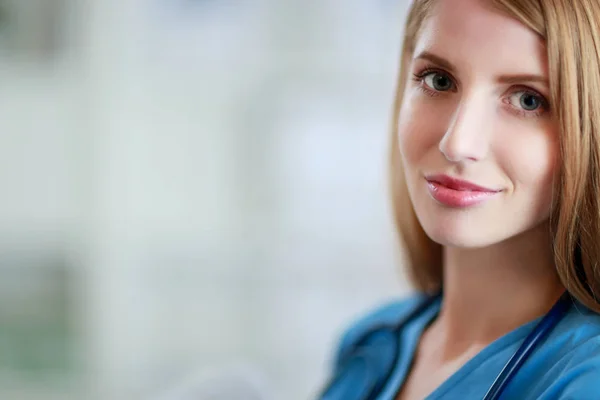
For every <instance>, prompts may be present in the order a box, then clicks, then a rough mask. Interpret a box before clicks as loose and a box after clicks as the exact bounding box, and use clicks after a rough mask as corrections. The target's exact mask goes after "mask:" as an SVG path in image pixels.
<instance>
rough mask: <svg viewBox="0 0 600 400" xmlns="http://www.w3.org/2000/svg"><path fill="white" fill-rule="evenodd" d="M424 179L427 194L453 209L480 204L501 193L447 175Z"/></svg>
mask: <svg viewBox="0 0 600 400" xmlns="http://www.w3.org/2000/svg"><path fill="white" fill-rule="evenodd" d="M425 179H426V181H427V188H428V190H429V194H430V195H431V197H433V199H434V200H436V201H437V202H439V203H441V204H443V205H445V206H449V207H455V208H465V207H471V206H474V205H477V204H481V203H483V202H485V201H487V200H489V199H491V198H493V197H494V196H495V195H497V194H498V193H500V192H501V191H502V190H498V189H491V188H486V187H483V186H480V185H477V184H475V183H472V182H468V181H464V180H460V179H456V178H452V177H450V176H448V175H431V176H427V177H426V178H425Z"/></svg>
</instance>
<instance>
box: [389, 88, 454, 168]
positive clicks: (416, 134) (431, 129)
mask: <svg viewBox="0 0 600 400" xmlns="http://www.w3.org/2000/svg"><path fill="white" fill-rule="evenodd" d="M415 91H416V90H415V89H412V90H410V89H409V90H407V93H406V96H405V98H404V102H403V104H402V107H401V108H400V115H399V125H398V132H397V134H398V145H399V146H400V153H401V154H402V158H403V160H404V162H405V164H408V165H406V167H407V168H410V164H411V163H415V162H417V161H419V160H421V159H422V158H423V156H424V155H425V154H427V153H429V152H431V151H432V150H436V149H437V148H438V146H439V142H440V140H441V134H443V133H444V132H445V126H444V125H445V122H444V121H443V120H444V118H443V117H442V116H441V115H440V110H439V107H438V109H437V110H432V109H431V106H430V105H428V103H427V101H426V100H425V101H424V100H423V98H422V96H424V95H423V94H420V93H415ZM435 111H437V116H436V112H435Z"/></svg>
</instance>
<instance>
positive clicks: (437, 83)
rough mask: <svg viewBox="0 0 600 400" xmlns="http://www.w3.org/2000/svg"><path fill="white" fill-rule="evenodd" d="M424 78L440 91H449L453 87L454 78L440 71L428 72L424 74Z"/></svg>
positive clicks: (426, 82)
mask: <svg viewBox="0 0 600 400" xmlns="http://www.w3.org/2000/svg"><path fill="white" fill-rule="evenodd" d="M422 79H423V82H425V84H426V85H427V86H429V87H430V88H431V89H433V90H436V91H438V92H447V91H448V90H451V89H452V87H453V83H452V79H451V78H450V77H449V76H448V75H446V74H442V73H440V72H436V71H432V72H428V73H426V74H425V75H423V77H422Z"/></svg>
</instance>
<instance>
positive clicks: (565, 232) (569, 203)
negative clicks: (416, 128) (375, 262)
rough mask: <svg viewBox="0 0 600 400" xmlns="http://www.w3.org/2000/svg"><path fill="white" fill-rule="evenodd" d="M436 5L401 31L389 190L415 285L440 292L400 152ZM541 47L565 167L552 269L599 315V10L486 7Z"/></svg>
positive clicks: (593, 6)
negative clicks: (420, 40) (417, 57)
mask: <svg viewBox="0 0 600 400" xmlns="http://www.w3.org/2000/svg"><path fill="white" fill-rule="evenodd" d="M437 1H438V0H414V1H413V4H412V6H411V8H410V10H409V14H408V19H407V23H406V28H405V34H404V40H403V48H402V54H401V61H400V72H399V78H398V81H397V87H396V96H395V101H394V105H393V117H392V129H391V137H390V142H391V147H390V150H391V153H390V156H391V157H390V184H391V194H392V202H393V212H394V218H395V222H396V226H397V229H398V232H399V234H400V238H401V239H402V241H403V242H404V245H405V250H406V255H407V258H408V261H409V268H408V272H409V275H410V278H411V280H412V281H413V284H414V285H415V286H416V287H417V288H418V289H419V290H422V291H426V292H431V291H435V290H437V289H439V288H441V286H442V274H443V272H442V252H441V246H440V245H439V244H437V243H435V242H433V241H432V240H431V239H429V237H428V236H427V235H426V234H425V232H424V231H423V228H422V227H421V225H420V223H419V221H418V219H417V217H416V215H415V211H414V208H413V206H412V204H411V201H410V199H409V196H408V193H407V188H406V183H405V181H404V172H403V169H402V162H401V158H400V151H399V147H398V137H397V130H398V122H399V121H398V119H399V109H400V105H401V104H402V96H403V93H404V87H405V83H406V79H407V78H406V77H407V68H408V66H409V63H410V59H411V58H412V55H413V54H412V53H413V50H414V46H415V43H416V40H417V37H418V35H419V32H420V29H421V27H422V25H423V22H424V21H425V19H426V18H427V17H428V15H429V13H430V10H431V8H432V7H433V6H434V5H435V3H436V2H437ZM490 3H491V4H493V5H494V6H495V7H496V8H497V9H498V10H499V12H503V13H506V14H507V15H509V16H511V17H513V18H515V19H517V20H518V21H520V22H521V23H523V24H524V25H526V26H527V27H529V28H530V29H532V30H533V31H535V32H536V33H537V34H539V35H540V36H541V37H543V38H544V39H545V41H546V45H547V52H548V64H549V65H548V67H549V81H550V91H551V94H550V104H551V105H552V109H553V112H554V113H555V115H556V118H557V121H558V123H559V132H560V133H559V135H560V152H561V156H560V159H561V161H562V165H561V168H560V172H559V177H558V180H557V183H556V187H555V188H554V194H555V198H554V205H553V209H552V215H551V217H550V222H551V223H550V225H551V230H552V231H551V233H552V237H553V246H554V261H555V266H556V270H557V272H558V275H559V277H560V279H561V281H562V283H563V284H564V285H565V287H566V289H567V290H568V291H569V292H570V293H571V294H572V295H573V296H574V297H575V298H577V299H578V300H579V301H581V302H582V303H583V304H585V305H586V306H587V307H589V308H591V309H593V310H594V311H596V312H600V297H599V296H600V27H599V24H598V21H600V2H598V0H577V1H573V0H490Z"/></svg>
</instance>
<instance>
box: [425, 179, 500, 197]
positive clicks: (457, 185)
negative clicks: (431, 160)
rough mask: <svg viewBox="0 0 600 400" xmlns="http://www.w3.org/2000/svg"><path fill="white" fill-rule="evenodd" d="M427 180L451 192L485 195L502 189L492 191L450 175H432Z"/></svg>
mask: <svg viewBox="0 0 600 400" xmlns="http://www.w3.org/2000/svg"><path fill="white" fill-rule="evenodd" d="M425 179H426V180H427V182H429V183H433V184H437V185H440V186H444V187H446V188H448V189H451V190H456V191H460V192H485V193H498V192H501V191H502V190H501V189H492V188H488V187H485V186H481V185H477V184H475V183H473V182H469V181H465V180H462V179H457V178H453V177H451V176H448V175H430V176H426V177H425Z"/></svg>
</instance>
